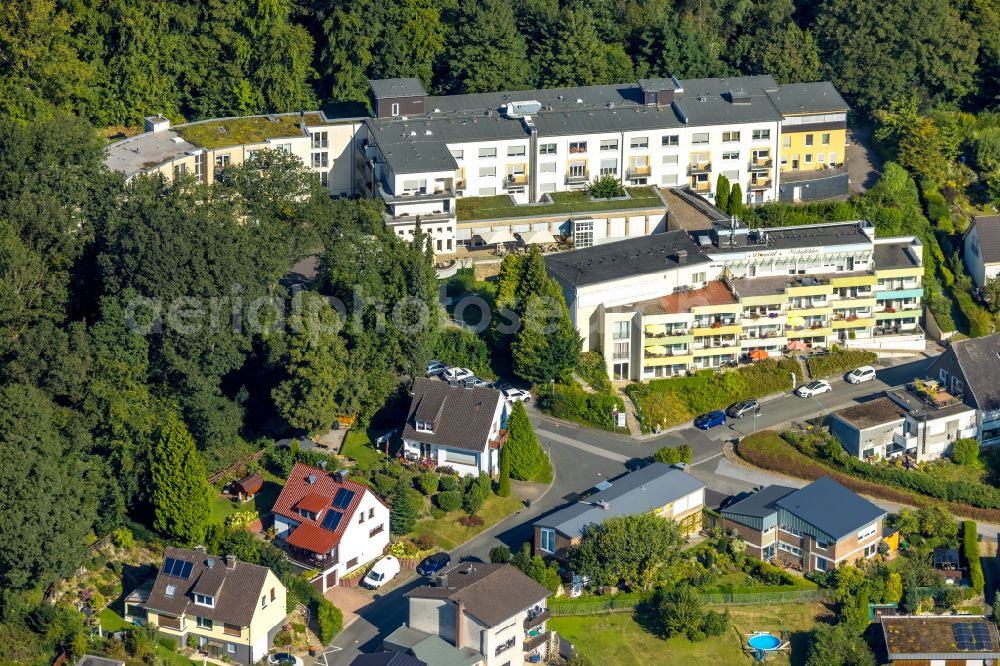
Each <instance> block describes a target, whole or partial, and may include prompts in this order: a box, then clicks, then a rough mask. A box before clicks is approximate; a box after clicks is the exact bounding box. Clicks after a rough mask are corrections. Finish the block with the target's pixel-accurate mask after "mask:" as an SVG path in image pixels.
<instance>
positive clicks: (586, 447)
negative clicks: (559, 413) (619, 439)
mask: <svg viewBox="0 0 1000 666" xmlns="http://www.w3.org/2000/svg"><path fill="white" fill-rule="evenodd" d="M535 433H536V434H537V435H538V436H539V437H548V438H549V439H552V440H555V441H557V442H561V443H563V444H566V445H567V446H572V447H573V448H576V449H580V450H581V451H587V452H588V453H593V454H594V455H598V456H601V457H603V458H607V459H608V460H614V461H616V462H620V463H627V462H628V461H629V460H631V458H630V457H629V456H623V455H622V454H620V453H612V452H611V451H606V450H604V449H602V448H600V447H598V446H591V445H590V444H584V443H583V442H578V441H577V440H575V439H571V438H569V437H565V436H563V435H560V434H558V433H554V432H551V431H549V430H536V431H535Z"/></svg>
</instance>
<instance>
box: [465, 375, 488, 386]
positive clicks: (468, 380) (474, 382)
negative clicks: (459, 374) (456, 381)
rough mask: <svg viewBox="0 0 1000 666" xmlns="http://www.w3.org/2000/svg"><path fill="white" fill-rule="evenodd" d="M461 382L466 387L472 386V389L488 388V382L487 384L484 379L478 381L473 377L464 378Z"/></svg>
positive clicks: (477, 378)
mask: <svg viewBox="0 0 1000 666" xmlns="http://www.w3.org/2000/svg"><path fill="white" fill-rule="evenodd" d="M462 381H463V382H465V384H466V385H467V386H472V388H483V387H484V386H489V382H487V381H486V380H485V379H480V378H479V377H476V376H475V375H472V376H471V377H466V378H465V379H463V380H462Z"/></svg>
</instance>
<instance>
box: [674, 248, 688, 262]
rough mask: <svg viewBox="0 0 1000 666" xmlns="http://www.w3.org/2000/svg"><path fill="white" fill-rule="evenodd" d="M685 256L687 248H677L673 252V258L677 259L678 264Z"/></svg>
mask: <svg viewBox="0 0 1000 666" xmlns="http://www.w3.org/2000/svg"><path fill="white" fill-rule="evenodd" d="M687 256H688V251H687V250H677V252H675V253H674V258H675V259H676V260H677V263H678V264H679V263H681V262H682V261H684V260H685V259H687Z"/></svg>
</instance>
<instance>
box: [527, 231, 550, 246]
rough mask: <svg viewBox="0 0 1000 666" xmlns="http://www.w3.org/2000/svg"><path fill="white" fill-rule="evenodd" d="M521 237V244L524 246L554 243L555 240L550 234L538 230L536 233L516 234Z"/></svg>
mask: <svg viewBox="0 0 1000 666" xmlns="http://www.w3.org/2000/svg"><path fill="white" fill-rule="evenodd" d="M518 235H519V236H520V237H521V242H522V243H524V244H525V245H538V244H540V243H555V242H556V239H555V237H553V236H552V233H551V232H549V231H545V230H544V229H540V230H538V231H522V232H521V233H520V234H518Z"/></svg>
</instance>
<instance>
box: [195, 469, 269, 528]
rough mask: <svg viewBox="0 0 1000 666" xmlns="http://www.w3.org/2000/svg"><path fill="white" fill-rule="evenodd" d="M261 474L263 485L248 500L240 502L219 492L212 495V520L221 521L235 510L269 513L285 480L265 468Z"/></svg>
mask: <svg viewBox="0 0 1000 666" xmlns="http://www.w3.org/2000/svg"><path fill="white" fill-rule="evenodd" d="M261 474H262V475H263V476H264V487H263V488H261V489H260V492H259V493H257V495H256V496H255V497H254V498H253V499H252V500H250V501H249V502H246V503H244V504H240V503H239V502H234V501H232V500H230V499H228V498H226V497H224V496H223V495H222V494H221V493H215V494H214V495H212V522H213V523H223V522H225V520H226V518H228V517H229V516H231V515H232V514H234V513H236V512H237V511H256V512H257V513H259V514H260V515H261V516H265V515H267V514H268V513H270V512H271V507H272V506H274V502H275V500H277V499H278V494H279V493H280V492H281V487H282V486H283V485H284V484H285V480H284V479H282V478H280V477H277V476H275V475H274V474H271V473H270V472H268V471H267V470H262V471H261Z"/></svg>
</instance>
